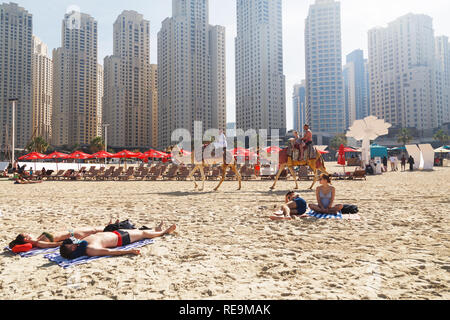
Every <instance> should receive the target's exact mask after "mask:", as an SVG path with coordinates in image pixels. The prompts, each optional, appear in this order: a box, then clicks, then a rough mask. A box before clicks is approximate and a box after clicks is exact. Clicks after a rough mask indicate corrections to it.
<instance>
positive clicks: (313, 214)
mask: <svg viewBox="0 0 450 320" xmlns="http://www.w3.org/2000/svg"><path fill="white" fill-rule="evenodd" d="M307 215H308V216H310V217H313V218H316V219H334V220H342V219H343V216H342V213H341V212H339V213H338V214H326V213H318V212H314V211H310V212H308V213H307Z"/></svg>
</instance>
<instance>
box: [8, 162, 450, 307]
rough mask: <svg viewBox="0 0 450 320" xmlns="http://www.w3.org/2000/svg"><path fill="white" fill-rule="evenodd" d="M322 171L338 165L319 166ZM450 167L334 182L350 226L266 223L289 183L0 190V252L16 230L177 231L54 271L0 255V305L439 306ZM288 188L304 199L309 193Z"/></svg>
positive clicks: (55, 185)
mask: <svg viewBox="0 0 450 320" xmlns="http://www.w3.org/2000/svg"><path fill="white" fill-rule="evenodd" d="M327 166H328V168H329V171H331V172H333V171H336V172H341V171H342V168H337V167H334V166H333V165H332V164H328V165H327ZM449 181H450V169H449V168H436V170H435V171H434V172H414V173H410V172H405V173H402V172H398V173H390V172H389V173H387V174H384V175H382V176H374V177H368V180H367V181H336V182H334V186H335V187H336V189H337V202H339V203H345V204H356V205H358V206H359V208H360V211H361V216H362V220H361V221H328V220H327V221H325V220H301V221H293V222H273V221H270V220H269V219H268V218H269V216H270V214H271V213H272V212H273V211H274V207H275V206H276V207H277V208H278V207H279V206H280V205H281V204H282V201H283V199H284V194H285V193H286V192H287V191H288V190H290V189H292V188H293V186H294V183H293V181H287V182H280V183H279V185H278V189H277V190H276V191H275V192H270V191H269V187H270V185H271V182H261V181H250V182H243V190H242V191H236V189H237V182H226V183H224V185H223V187H222V189H221V190H220V191H219V192H217V193H214V192H211V190H212V189H213V188H214V186H215V185H216V183H217V182H207V183H206V190H207V191H206V192H194V191H193V184H192V183H191V182H189V181H188V182H176V181H173V182H44V183H43V184H40V185H14V184H13V183H12V182H9V181H0V199H1V201H0V210H1V216H0V230H1V232H0V245H1V246H2V247H4V246H6V245H7V244H8V243H9V242H10V241H11V240H12V239H13V238H14V237H15V236H16V235H17V234H18V233H20V232H24V231H28V232H30V233H32V234H34V235H39V234H40V233H41V232H42V231H43V230H68V229H71V228H73V227H75V226H78V227H83V226H94V225H104V224H106V223H107V222H108V221H109V219H110V216H111V215H112V216H113V217H114V218H119V217H120V218H121V219H125V218H129V219H131V220H132V221H133V222H134V223H136V224H137V225H144V224H145V225H147V226H154V225H155V224H156V223H157V222H159V221H162V220H163V221H165V222H166V225H169V224H173V223H175V224H177V226H178V232H177V234H176V235H173V236H168V237H165V238H161V239H157V240H156V243H155V244H153V245H150V246H147V247H144V248H143V249H142V256H140V257H119V258H112V259H102V260H99V261H94V262H92V263H90V264H87V265H82V266H78V267H75V268H71V269H67V270H64V269H62V268H60V267H59V266H57V265H55V264H53V263H50V262H49V261H47V260H46V259H44V257H43V256H37V257H33V258H20V257H16V256H11V255H10V254H7V253H2V254H1V255H0V299H17V300H22V299H225V300H228V299H296V300H297V299H449V298H450V223H449V222H450V206H449V204H450V193H449V190H450V188H449V185H450V182H449ZM309 186H310V183H309V182H301V183H300V193H301V195H302V196H303V197H304V198H305V199H306V200H307V201H314V200H315V194H314V193H313V192H311V191H309V190H307V189H308V188H309Z"/></svg>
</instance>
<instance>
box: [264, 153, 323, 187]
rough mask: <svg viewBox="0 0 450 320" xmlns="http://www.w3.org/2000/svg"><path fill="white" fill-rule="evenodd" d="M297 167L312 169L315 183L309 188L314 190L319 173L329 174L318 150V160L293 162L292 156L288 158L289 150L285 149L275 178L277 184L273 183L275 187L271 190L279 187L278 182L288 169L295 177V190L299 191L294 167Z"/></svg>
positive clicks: (281, 154)
mask: <svg viewBox="0 0 450 320" xmlns="http://www.w3.org/2000/svg"><path fill="white" fill-rule="evenodd" d="M297 166H308V167H310V168H311V169H312V171H313V172H314V181H313V184H312V185H311V187H310V188H309V189H310V190H312V188H313V187H314V185H315V184H316V182H317V181H318V180H319V171H320V172H322V173H325V174H328V172H327V169H326V168H325V162H324V160H323V157H322V154H320V152H319V151H317V150H316V158H315V159H310V160H308V161H306V160H302V161H293V160H292V158H291V157H290V156H288V149H283V150H281V151H280V169H279V170H278V173H277V176H276V178H275V182H274V183H273V186H272V187H271V188H270V189H271V190H274V189H275V186H276V185H277V182H278V180H279V179H280V176H281V174H282V173H283V171H284V169H286V167H287V168H288V169H289V172H290V173H291V175H292V177H294V181H295V190H297V189H298V180H297V176H296V175H295V171H294V167H297Z"/></svg>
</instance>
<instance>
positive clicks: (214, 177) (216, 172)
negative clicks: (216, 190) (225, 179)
mask: <svg viewBox="0 0 450 320" xmlns="http://www.w3.org/2000/svg"><path fill="white" fill-rule="evenodd" d="M219 177H220V168H219V167H214V168H212V170H211V172H210V173H209V174H208V175H206V179H207V180H217V179H219Z"/></svg>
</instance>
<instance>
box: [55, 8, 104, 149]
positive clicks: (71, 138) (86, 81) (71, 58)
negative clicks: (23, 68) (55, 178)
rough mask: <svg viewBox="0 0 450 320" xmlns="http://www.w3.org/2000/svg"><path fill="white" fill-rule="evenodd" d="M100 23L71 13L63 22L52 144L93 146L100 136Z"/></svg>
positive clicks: (86, 16)
mask: <svg viewBox="0 0 450 320" xmlns="http://www.w3.org/2000/svg"><path fill="white" fill-rule="evenodd" d="M97 37H98V34H97V21H96V20H95V19H94V18H92V17H91V16H89V15H87V14H84V13H80V12H75V11H73V12H71V13H68V14H66V15H65V16H64V20H63V22H62V46H61V47H60V48H58V49H55V50H53V116H52V141H53V144H54V145H55V146H74V145H89V144H90V143H91V141H92V140H93V139H94V138H95V137H97V136H98V133H99V128H98V125H99V123H100V120H99V118H100V115H101V110H99V107H100V106H99V105H98V103H99V99H98V94H99V91H98V71H99V68H98V62H97Z"/></svg>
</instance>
